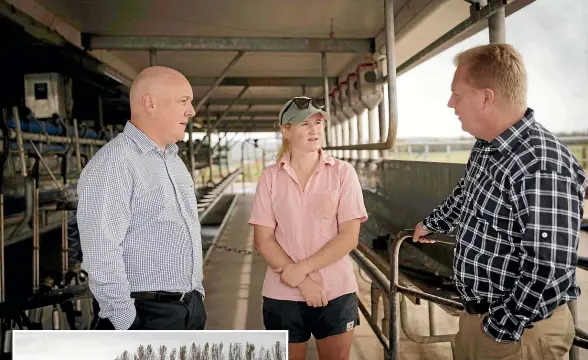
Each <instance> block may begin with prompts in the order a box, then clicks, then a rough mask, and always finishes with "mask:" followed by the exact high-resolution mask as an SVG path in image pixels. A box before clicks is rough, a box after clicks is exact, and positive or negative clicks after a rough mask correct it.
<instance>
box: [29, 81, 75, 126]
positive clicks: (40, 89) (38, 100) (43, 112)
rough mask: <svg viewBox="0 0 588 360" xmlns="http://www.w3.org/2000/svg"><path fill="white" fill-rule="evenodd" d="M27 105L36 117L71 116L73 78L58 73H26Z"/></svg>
mask: <svg viewBox="0 0 588 360" xmlns="http://www.w3.org/2000/svg"><path fill="white" fill-rule="evenodd" d="M24 85H25V105H26V106H27V107H28V108H29V109H30V110H31V112H32V113H33V115H35V117H36V118H39V119H44V118H50V117H52V116H53V114H58V115H59V116H61V117H63V118H69V117H71V109H72V97H71V80H70V79H69V78H66V77H63V76H62V75H61V74H58V73H42V74H26V75H25V77H24Z"/></svg>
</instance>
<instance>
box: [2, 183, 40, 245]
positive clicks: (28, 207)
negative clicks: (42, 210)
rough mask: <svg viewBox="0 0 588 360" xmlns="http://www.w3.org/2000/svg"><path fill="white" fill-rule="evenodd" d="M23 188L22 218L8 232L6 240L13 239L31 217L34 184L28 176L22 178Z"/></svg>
mask: <svg viewBox="0 0 588 360" xmlns="http://www.w3.org/2000/svg"><path fill="white" fill-rule="evenodd" d="M24 185H25V186H24V188H25V212H24V217H23V218H22V220H21V222H20V223H19V224H18V225H17V227H16V228H15V229H14V230H13V231H12V233H10V236H9V237H8V241H11V240H13V239H14V238H15V237H16V236H17V235H18V233H19V232H20V231H21V230H22V228H23V227H24V226H25V225H26V223H28V222H29V221H30V220H31V218H32V217H33V202H34V200H33V198H34V192H35V189H34V184H33V180H32V179H31V178H30V177H28V176H27V177H25V178H24Z"/></svg>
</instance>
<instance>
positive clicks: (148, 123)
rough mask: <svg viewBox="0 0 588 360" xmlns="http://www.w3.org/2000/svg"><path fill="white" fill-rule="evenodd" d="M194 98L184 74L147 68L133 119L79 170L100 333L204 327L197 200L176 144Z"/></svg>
mask: <svg viewBox="0 0 588 360" xmlns="http://www.w3.org/2000/svg"><path fill="white" fill-rule="evenodd" d="M192 98H193V94H192V87H191V86H190V83H189V82H188V80H187V79H186V78H185V77H184V76H183V75H182V74H180V73H179V72H177V71H175V70H172V69H169V68H165V67H157V66H156V67H150V68H147V69H145V70H144V71H142V72H141V73H140V74H139V75H138V76H137V78H136V79H135V81H134V82H133V84H132V86H131V91H130V103H131V104H130V105H131V120H130V121H128V122H127V123H126V125H125V128H124V131H123V132H122V133H120V134H119V135H118V136H117V137H115V138H114V139H112V140H111V141H109V142H108V143H107V144H106V145H105V146H104V147H102V148H101V149H100V150H99V151H98V152H97V153H96V155H94V157H93V158H92V159H91V160H90V161H89V162H88V164H87V165H86V167H85V168H84V169H83V171H82V174H81V176H80V180H79V184H78V196H79V201H78V212H77V220H78V227H79V230H80V238H81V245H82V251H83V253H84V268H85V269H86V271H87V272H88V275H89V285H90V290H91V291H92V293H93V295H94V298H95V300H96V301H95V309H96V310H97V311H96V316H95V322H94V324H93V328H94V329H105V330H107V329H111V330H112V329H116V330H125V329H130V330H139V329H145V330H201V329H203V328H204V326H205V323H206V311H205V309H204V305H203V297H204V288H203V286H202V246H201V237H200V223H199V221H198V209H197V206H196V194H195V191H194V183H193V181H192V177H191V175H190V173H189V172H188V170H187V168H186V166H185V164H184V163H183V161H182V160H181V159H180V157H179V156H178V146H177V145H176V144H175V143H176V142H177V141H179V140H181V139H183V138H184V133H185V130H186V124H187V122H188V118H190V117H192V116H194V108H193V107H192Z"/></svg>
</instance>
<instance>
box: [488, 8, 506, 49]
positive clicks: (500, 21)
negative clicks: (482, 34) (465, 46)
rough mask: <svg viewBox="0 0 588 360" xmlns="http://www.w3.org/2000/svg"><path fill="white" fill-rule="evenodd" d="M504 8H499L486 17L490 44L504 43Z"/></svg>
mask: <svg viewBox="0 0 588 360" xmlns="http://www.w3.org/2000/svg"><path fill="white" fill-rule="evenodd" d="M505 17H506V15H505V8H504V7H501V8H499V9H497V10H496V12H494V14H492V15H490V17H488V34H489V36H490V43H491V44H495V43H506V24H505Z"/></svg>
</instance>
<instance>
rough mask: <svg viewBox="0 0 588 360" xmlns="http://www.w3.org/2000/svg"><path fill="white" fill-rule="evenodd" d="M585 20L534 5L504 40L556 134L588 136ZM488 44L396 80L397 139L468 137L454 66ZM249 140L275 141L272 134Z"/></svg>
mask: <svg viewBox="0 0 588 360" xmlns="http://www.w3.org/2000/svg"><path fill="white" fill-rule="evenodd" d="M587 17H588V3H586V2H585V1H584V0H582V1H577V0H536V1H535V2H534V3H532V4H531V5H528V6H526V7H525V8H523V9H522V10H519V11H518V12H516V13H515V14H512V15H510V16H508V17H507V18H506V40H507V42H508V43H510V44H511V45H513V46H514V47H515V48H516V49H517V50H518V51H519V52H520V53H521V54H522V56H523V59H524V61H525V66H526V68H527V73H528V81H529V90H528V105H529V107H531V108H532V109H534V110H535V115H536V118H537V120H538V121H539V122H540V123H541V124H543V125H544V126H546V127H547V128H548V129H549V130H551V131H553V132H570V131H588V119H586V116H585V115H584V114H583V111H584V109H583V106H584V105H586V104H588V41H586V39H585V34H586V33H588V22H585V21H584V19H586V18H587ZM488 42H489V35H488V30H487V29H486V30H483V31H481V32H479V33H477V34H476V35H474V36H472V37H470V38H468V39H465V40H464V41H462V42H460V43H458V44H456V45H454V46H452V47H451V48H448V49H447V50H445V51H444V52H442V53H440V54H438V55H437V56H435V57H434V58H432V59H429V60H428V61H426V62H424V63H422V64H421V65H420V66H418V67H416V68H414V69H411V70H410V71H408V72H407V73H405V74H403V75H402V76H399V77H398V78H397V89H398V103H399V104H398V113H399V121H398V134H397V137H398V138H414V137H459V136H469V134H467V133H465V132H464V131H463V130H462V129H461V126H460V124H459V121H458V120H457V118H456V116H455V115H454V112H453V110H452V109H449V108H448V107H447V101H448V100H449V95H450V86H451V81H452V78H453V72H454V70H455V67H454V65H453V62H452V61H453V57H454V56H455V55H456V54H457V53H458V52H460V51H462V50H465V49H467V48H470V47H473V46H477V45H482V44H487V43H488ZM423 102H426V104H427V106H423ZM194 136H195V138H201V137H203V136H204V134H203V133H195V134H194ZM251 136H252V137H253V138H256V137H257V138H267V137H269V138H272V137H273V138H275V134H274V133H257V134H256V133H253V134H251ZM186 138H187V134H186ZM240 138H241V137H240V136H239V135H238V136H237V139H240ZM214 141H216V137H214V136H213V142H214ZM268 144H269V143H268Z"/></svg>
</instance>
